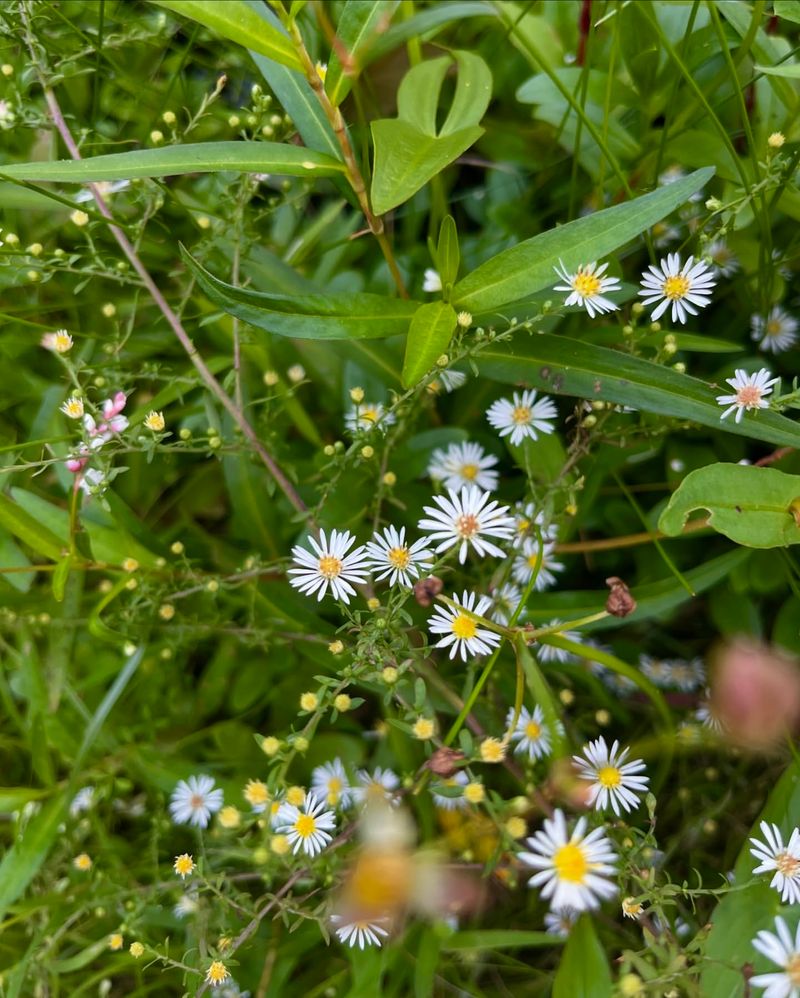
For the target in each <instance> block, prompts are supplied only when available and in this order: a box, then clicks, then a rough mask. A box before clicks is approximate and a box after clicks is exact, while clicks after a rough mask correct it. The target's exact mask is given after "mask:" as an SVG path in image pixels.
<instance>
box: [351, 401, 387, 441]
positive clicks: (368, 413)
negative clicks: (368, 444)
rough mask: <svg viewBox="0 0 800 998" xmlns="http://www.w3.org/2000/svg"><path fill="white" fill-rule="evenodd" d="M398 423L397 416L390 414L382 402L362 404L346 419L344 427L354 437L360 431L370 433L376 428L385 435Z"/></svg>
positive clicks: (355, 406) (353, 409) (356, 406)
mask: <svg viewBox="0 0 800 998" xmlns="http://www.w3.org/2000/svg"><path fill="white" fill-rule="evenodd" d="M396 422H397V417H396V416H395V414H394V413H393V412H388V411H387V410H386V409H385V408H384V406H383V405H382V404H381V403H380V402H360V403H359V404H358V405H354V406H353V408H352V409H351V410H350V411H349V412H348V413H347V414H346V415H345V417H344V425H345V426H346V427H347V429H348V430H349V431H350V433H352V434H354V435H355V434H356V433H357V432H358V431H359V430H361V431H362V432H365V433H369V432H370V430H374V429H375V428H376V427H377V428H378V429H379V430H380V431H381V433H385V432H386V431H387V429H388V428H389V427H390V426H392V424H393V423H396Z"/></svg>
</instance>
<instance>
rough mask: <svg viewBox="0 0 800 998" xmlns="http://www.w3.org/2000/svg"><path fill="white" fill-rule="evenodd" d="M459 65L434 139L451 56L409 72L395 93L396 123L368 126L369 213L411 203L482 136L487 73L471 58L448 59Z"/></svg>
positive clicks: (487, 94) (479, 61) (489, 78)
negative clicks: (372, 149) (370, 142)
mask: <svg viewBox="0 0 800 998" xmlns="http://www.w3.org/2000/svg"><path fill="white" fill-rule="evenodd" d="M452 56H453V58H454V59H455V61H456V63H457V65H458V78H457V80H456V87H455V93H454V94H453V101H452V104H451V105H450V111H449V113H448V115H447V118H446V120H445V123H444V125H443V126H442V128H441V130H440V131H439V133H438V134H437V131H436V119H437V114H438V109H439V94H440V91H441V88H442V83H443V82H444V78H445V75H446V73H447V71H448V69H449V68H450V65H451V57H450V56H442V57H441V58H439V59H429V60H428V61H426V62H422V63H420V64H419V65H418V66H413V67H412V68H411V69H410V70H409V71H408V72H407V73H406V75H405V76H404V77H403V81H402V83H401V84H400V88H399V90H398V93H397V113H398V117H397V118H392V119H390V118H382V119H380V120H378V121H373V122H371V124H370V127H371V129H372V139H373V144H374V146H375V165H374V170H373V175H372V189H371V198H372V207H373V209H374V210H375V211H376V212H377V213H378V214H379V215H382V214H383V213H384V212H386V211H389V210H390V209H391V208H396V207H397V205H399V204H402V203H403V202H404V201H407V200H408V199H409V198H410V197H412V196H413V195H414V194H416V192H417V191H418V190H419V189H420V187H422V186H423V185H424V184H426V183H427V182H428V181H429V180H430V179H431V178H432V177H434V176H435V175H436V174H437V173H439V172H441V171H442V170H443V169H444V168H445V167H446V166H447V165H448V164H449V163H452V162H453V160H454V159H457V158H458V157H459V156H460V155H461V153H462V152H464V151H465V150H466V149H468V148H469V147H470V146H471V145H472V144H473V143H474V142H476V141H477V139H479V138H480V136H481V135H482V134H483V129H482V128H480V127H479V126H478V122H479V121H480V120H481V118H482V117H483V115H484V113H485V111H486V108H487V106H488V104H489V100H490V99H491V94H492V76H491V72H490V71H489V67H488V66H487V65H486V63H485V62H484V61H483V59H481V58H480V56H477V55H475V54H473V53H471V52H461V51H456V52H453V53H452Z"/></svg>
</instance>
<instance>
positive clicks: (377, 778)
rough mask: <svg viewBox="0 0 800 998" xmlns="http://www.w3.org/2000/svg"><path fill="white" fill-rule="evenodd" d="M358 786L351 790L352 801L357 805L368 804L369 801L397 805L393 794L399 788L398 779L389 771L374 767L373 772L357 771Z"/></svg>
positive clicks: (395, 774)
mask: <svg viewBox="0 0 800 998" xmlns="http://www.w3.org/2000/svg"><path fill="white" fill-rule="evenodd" d="M356 775H357V776H358V784H357V786H354V787H352V788H351V791H350V793H351V796H352V799H353V800H354V801H355V802H356V803H357V804H368V803H369V802H370V801H380V802H381V803H384V802H386V801H388V802H389V803H392V804H394V803H397V802H396V800H395V792H396V791H397V789H398V787H399V786H400V777H399V776H398V775H397V773H394V772H392V770H391V769H382V768H381V767H380V766H376V767H375V769H374V770H373V772H371V773H370V772H368V771H367V770H366V769H359V771H358V773H357V774H356Z"/></svg>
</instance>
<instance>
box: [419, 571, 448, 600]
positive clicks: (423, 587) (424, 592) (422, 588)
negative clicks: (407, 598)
mask: <svg viewBox="0 0 800 998" xmlns="http://www.w3.org/2000/svg"><path fill="white" fill-rule="evenodd" d="M442 589H444V583H443V582H442V580H441V579H440V578H438V576H436V575H429V576H428V578H427V579H420V580H419V582H415V583H414V597H415V598H416V601H417V603H419V605H420V606H425V607H427V606H430V605H431V603H433V601H434V600H435V599H436V597H437V596H438V595H439V593H440V592H441V591H442Z"/></svg>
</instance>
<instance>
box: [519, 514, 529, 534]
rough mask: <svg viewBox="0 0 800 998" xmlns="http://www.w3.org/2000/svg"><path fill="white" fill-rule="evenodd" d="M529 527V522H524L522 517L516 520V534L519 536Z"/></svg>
mask: <svg viewBox="0 0 800 998" xmlns="http://www.w3.org/2000/svg"><path fill="white" fill-rule="evenodd" d="M530 525H531V521H530V520H526V519H525V518H524V517H520V519H519V520H517V532H518V533H520V534H524V533H525V531H526V530H527V529H528V528H529V527H530Z"/></svg>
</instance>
